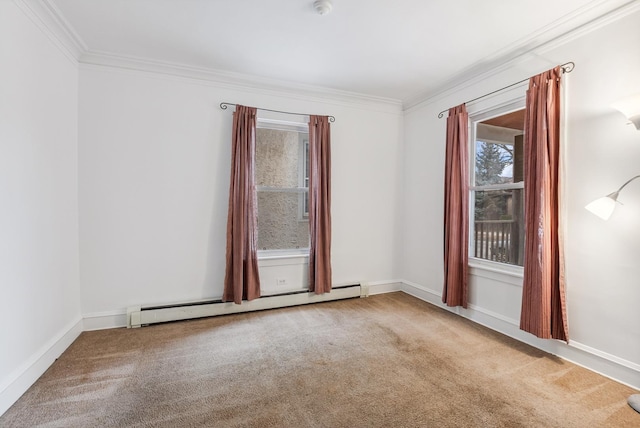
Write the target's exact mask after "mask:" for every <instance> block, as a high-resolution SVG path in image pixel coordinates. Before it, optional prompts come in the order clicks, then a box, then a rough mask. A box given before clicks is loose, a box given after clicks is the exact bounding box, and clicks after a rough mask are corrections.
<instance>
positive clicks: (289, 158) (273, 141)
mask: <svg viewBox="0 0 640 428" xmlns="http://www.w3.org/2000/svg"><path fill="white" fill-rule="evenodd" d="M302 153H304V152H301V151H300V133H299V132H296V131H281V130H276V129H264V128H258V129H257V130H256V185H257V186H269V187H282V188H295V187H298V186H299V180H300V178H299V177H300V173H299V171H300V170H301V169H302V168H303V167H304V163H303V159H302Z"/></svg>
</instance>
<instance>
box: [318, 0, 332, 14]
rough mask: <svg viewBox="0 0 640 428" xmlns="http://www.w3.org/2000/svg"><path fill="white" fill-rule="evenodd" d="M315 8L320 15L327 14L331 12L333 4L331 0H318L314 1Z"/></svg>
mask: <svg viewBox="0 0 640 428" xmlns="http://www.w3.org/2000/svg"><path fill="white" fill-rule="evenodd" d="M313 8H314V9H315V11H316V12H318V14H320V15H326V14H327V13H329V12H331V9H332V8H333V4H331V1H330V0H316V1H314V2H313Z"/></svg>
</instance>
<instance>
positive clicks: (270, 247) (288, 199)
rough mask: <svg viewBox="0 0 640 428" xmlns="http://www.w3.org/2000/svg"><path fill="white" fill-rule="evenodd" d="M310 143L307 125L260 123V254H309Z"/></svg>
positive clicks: (260, 120) (258, 134)
mask: <svg viewBox="0 0 640 428" xmlns="http://www.w3.org/2000/svg"><path fill="white" fill-rule="evenodd" d="M308 141H309V130H308V125H307V124H304V123H295V122H283V121H274V120H267V119H258V123H257V129H256V190H257V196H258V249H259V250H260V252H261V253H264V252H265V251H267V252H268V253H285V254H286V253H301V252H308V249H309V221H308V212H309V209H308V206H309V205H308V194H309V191H308V186H309V175H308V156H309V150H308V144H309V143H308Z"/></svg>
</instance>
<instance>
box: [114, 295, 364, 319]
mask: <svg viewBox="0 0 640 428" xmlns="http://www.w3.org/2000/svg"><path fill="white" fill-rule="evenodd" d="M368 294H369V293H368V287H367V286H366V285H363V284H351V285H342V286H336V287H333V288H332V289H331V292H330V293H325V294H315V293H311V292H308V291H299V292H292V293H285V294H276V295H272V296H264V297H261V298H259V299H255V300H252V301H250V302H246V301H243V302H242V304H241V305H236V304H235V303H233V302H222V301H221V300H203V301H198V302H190V303H180V304H174V305H162V306H133V307H129V308H127V327H129V328H136V327H141V326H145V325H149V324H157V323H162V322H170V321H180V320H188V319H194V318H204V317H213V316H217V315H229V314H237V313H240V312H253V311H262V310H265V309H275V308H285V307H288V306H298V305H306V304H309V303H319V302H327V301H330V300H340V299H351V298H354V297H366V296H367V295H368Z"/></svg>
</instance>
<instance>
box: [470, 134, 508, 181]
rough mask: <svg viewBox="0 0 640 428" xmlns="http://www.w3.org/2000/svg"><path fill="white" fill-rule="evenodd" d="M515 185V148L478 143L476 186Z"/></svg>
mask: <svg viewBox="0 0 640 428" xmlns="http://www.w3.org/2000/svg"><path fill="white" fill-rule="evenodd" d="M504 183H513V146H512V145H508V144H500V143H493V142H488V141H482V140H477V141H476V186H485V185H488V184H504Z"/></svg>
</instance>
